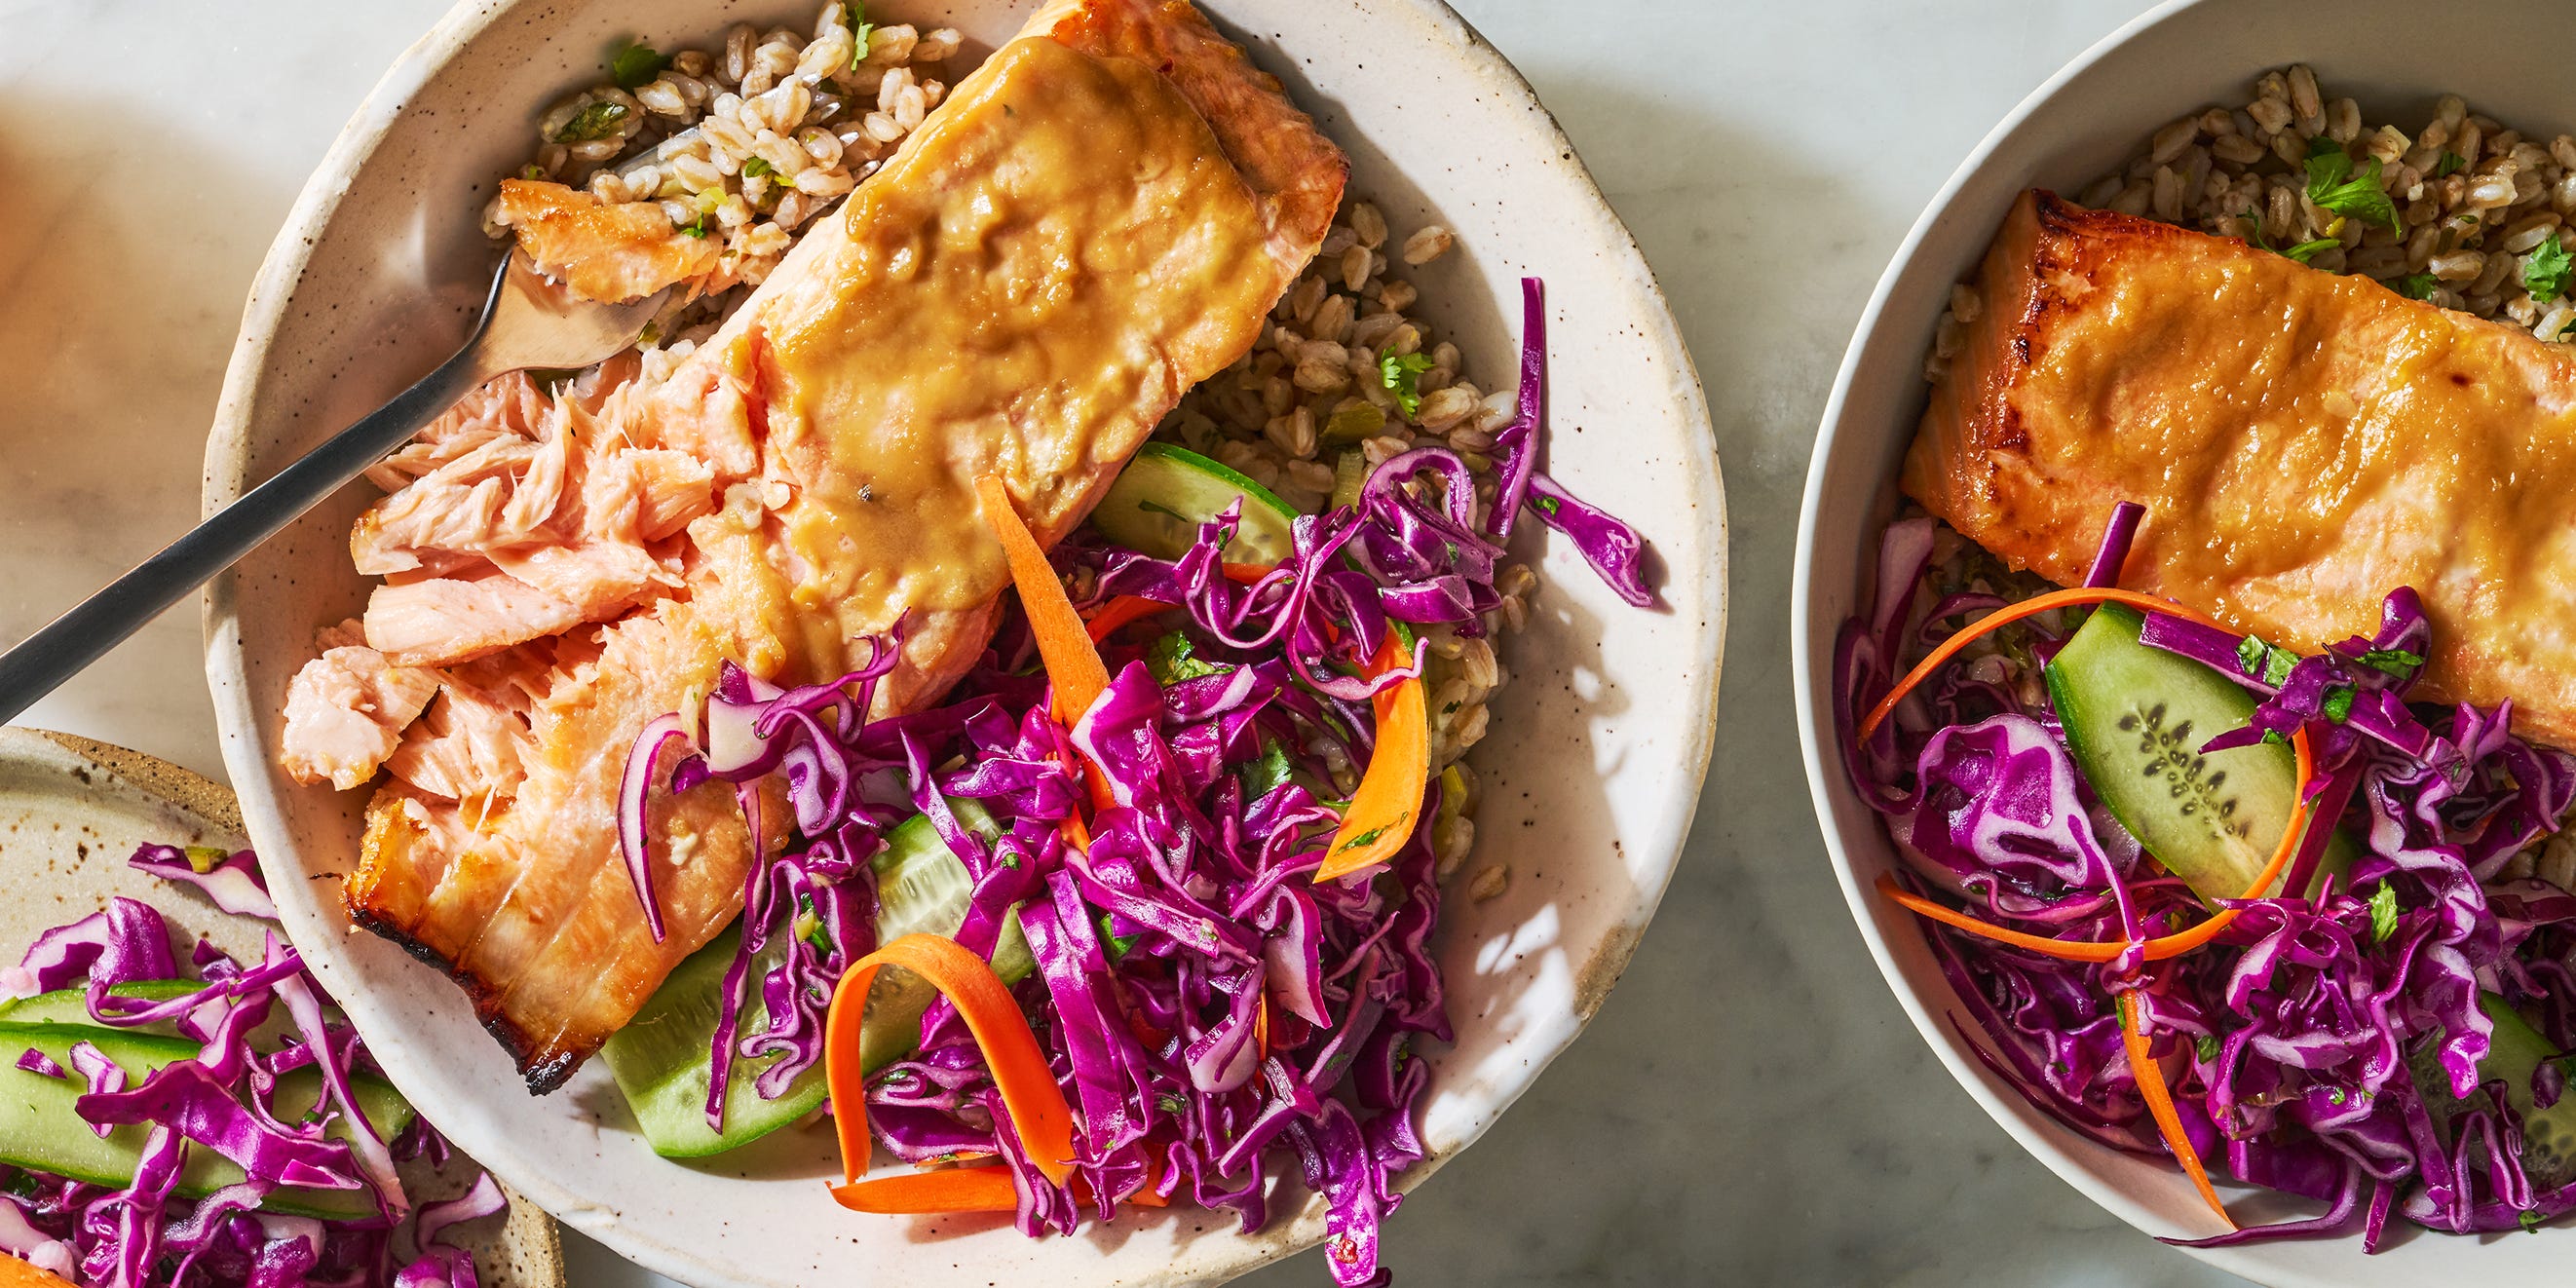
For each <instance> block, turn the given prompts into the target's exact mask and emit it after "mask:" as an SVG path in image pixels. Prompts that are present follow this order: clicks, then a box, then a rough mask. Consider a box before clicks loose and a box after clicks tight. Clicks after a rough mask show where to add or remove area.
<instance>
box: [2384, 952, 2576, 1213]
mask: <svg viewBox="0 0 2576 1288" xmlns="http://www.w3.org/2000/svg"><path fill="white" fill-rule="evenodd" d="M2478 1005H2479V1006H2480V1007H2482V1008H2484V1009H2485V1011H2486V1013H2487V1018H2488V1019H2489V1020H2492V1021H2494V1023H2495V1034H2494V1037H2493V1038H2492V1039H2491V1040H2490V1042H2489V1044H2488V1047H2487V1058H2486V1059H2483V1060H2480V1061H2478V1081H2479V1082H2481V1083H2486V1082H2493V1081H2495V1080H2496V1079H2499V1078H2501V1079H2503V1080H2504V1085H2505V1099H2506V1100H2507V1101H2509V1102H2511V1103H2512V1105H2513V1108H2514V1112H2516V1113H2518V1114H2520V1115H2522V1166H2523V1170H2524V1171H2526V1172H2529V1173H2530V1174H2531V1184H2532V1188H2533V1189H2536V1190H2554V1189H2557V1188H2558V1187H2560V1186H2562V1185H2565V1184H2567V1183H2568V1182H2569V1181H2571V1180H2576V1095H2564V1096H2560V1097H2559V1098H2558V1100H2557V1102H2556V1103H2554V1104H2552V1105H2550V1106H2549V1107H2548V1108H2547V1109H2535V1108H2533V1107H2532V1102H2531V1075H2532V1073H2533V1072H2534V1071H2536V1070H2538V1069H2539V1068H2540V1066H2541V1064H2542V1062H2544V1061H2548V1060H2554V1059H2556V1058H2558V1049H2557V1048H2556V1047H2553V1046H2551V1045H2549V1039H2547V1038H2544V1037H2542V1036H2540V1032H2539V1031H2538V1030H2536V1029H2534V1028H2532V1027H2531V1025H2530V1024H2529V1023H2527V1022H2526V1021H2524V1019H2523V1018H2522V1016H2521V1015H2520V1014H2519V1013H2517V1012H2516V1011H2515V1010H2514V1009H2513V1007H2512V1006H2510V1005H2509V1004H2507V1003H2506V1002H2505V1000H2504V999H2503V998H2501V997H2498V996H2496V995H2495V994H2493V993H2480V994H2478ZM2435 1045H2436V1044H2435V1043H2432V1042H2425V1043H2422V1044H2420V1045H2418V1046H2417V1047H2416V1048H2415V1050H2414V1051H2413V1052H2412V1053H2411V1054H2409V1055H2408V1057H2407V1061H2406V1063H2407V1068H2408V1070H2409V1071H2410V1072H2411V1073H2413V1074H2414V1076H2415V1088H2416V1090H2417V1091H2418V1092H2420V1093H2422V1095H2423V1097H2424V1108H2425V1110H2426V1111H2427V1112H2428V1113H2430V1114H2431V1115H2432V1118H2433V1126H2434V1129H2435V1130H2436V1131H2437V1132H2439V1133H2440V1135H2441V1137H2442V1140H2443V1141H2444V1142H2445V1143H2446V1144H2447V1143H2448V1142H2449V1141H2450V1139H2451V1117H2452V1115H2454V1114H2457V1113H2459V1112H2460V1111H2461V1110H2463V1109H2480V1108H2485V1107H2486V1106H2487V1103H2488V1102H2487V1094H2486V1093H2485V1092H2484V1091H2480V1092H2478V1093H2476V1094H2475V1095H2472V1096H2470V1097H2469V1098H2468V1099H2467V1100H2466V1101H2463V1100H2461V1099H2459V1098H2458V1097H2456V1096H2454V1095H2452V1094H2451V1078H2450V1075H2449V1074H2447V1073H2444V1072H2443V1071H2442V1063H2441V1061H2440V1060H2438V1059H2436V1058H2435V1057H2434V1055H2433V1048H2434V1047H2435Z"/></svg>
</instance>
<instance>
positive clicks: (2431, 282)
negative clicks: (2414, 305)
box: [2388, 273, 2442, 300]
mask: <svg viewBox="0 0 2576 1288" xmlns="http://www.w3.org/2000/svg"><path fill="white" fill-rule="evenodd" d="M2388 289H2390V290H2392V291H2395V292H2397V293H2398V294H2400V295H2403V296H2405V297H2406V298H2408V299H2410V300H2429V299H2431V298H2433V292H2435V291H2438V290H2440V289H2442V279H2440V278H2438V277H2435V276H2433V275H2432V274H2431V273H2416V274H2413V275H2412V276H2408V277H2401V278H2398V279H2397V280H2396V281H2394V282H2391V283H2389V286H2388Z"/></svg>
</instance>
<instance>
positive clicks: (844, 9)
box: [841, 0, 877, 71]
mask: <svg viewBox="0 0 2576 1288" xmlns="http://www.w3.org/2000/svg"><path fill="white" fill-rule="evenodd" d="M841 25H842V26H844V27H847V28H849V29H850V70H851V71H857V70H858V69H859V64H861V63H864V62H866V61H867V60H868V37H869V36H871V35H874V34H876V29H877V28H876V24H874V23H872V22H869V21H868V7H867V5H866V4H865V3H864V2H863V0H846V2H845V3H844V4H842V6H841Z"/></svg>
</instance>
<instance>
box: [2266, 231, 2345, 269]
mask: <svg viewBox="0 0 2576 1288" xmlns="http://www.w3.org/2000/svg"><path fill="white" fill-rule="evenodd" d="M2342 248H2343V243H2342V242H2340V241H2337V240H2335V239H2334V238H2332V237H2320V238H2318V239H2316V240H2315V241H2309V242H2300V243H2299V244H2298V245H2296V246H2293V247H2291V248H2289V249H2288V250H2285V251H2282V252H2281V253H2282V254H2283V255H2286V256H2288V257H2289V258H2291V259H2295V260H2297V261H2299V262H2300V263H2302V264H2304V263H2307V262H2308V261H2309V260H2312V259H2315V258H2316V257H2317V256H2319V255H2322V254H2324V253H2326V252H2327V251H2330V250H2341V249H2342Z"/></svg>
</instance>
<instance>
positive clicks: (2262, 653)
mask: <svg viewBox="0 0 2576 1288" xmlns="http://www.w3.org/2000/svg"><path fill="white" fill-rule="evenodd" d="M2271 652H2272V646H2271V645H2269V644H2266V643H2264V642H2263V641H2262V639H2261V638H2259V637H2257V636H2253V635H2248V636H2246V637H2245V638H2243V639H2241V640H2238V641H2236V665H2237V666H2238V667H2239V668H2240V669H2242V670H2243V671H2244V672H2245V673H2246V674H2247V675H2261V674H2262V673H2263V659H2264V658H2265V657H2267V656H2269V655H2270V654H2271Z"/></svg>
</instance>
